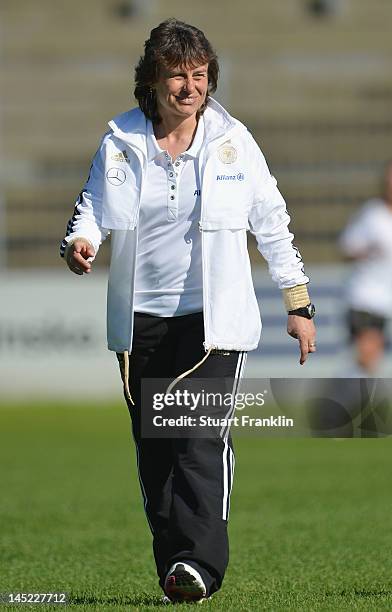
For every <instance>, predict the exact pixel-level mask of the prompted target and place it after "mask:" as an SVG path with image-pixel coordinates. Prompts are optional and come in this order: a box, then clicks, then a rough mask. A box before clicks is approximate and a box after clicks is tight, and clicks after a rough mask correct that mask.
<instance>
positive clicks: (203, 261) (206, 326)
mask: <svg viewBox="0 0 392 612" xmlns="http://www.w3.org/2000/svg"><path fill="white" fill-rule="evenodd" d="M227 139H228V135H227V134H225V135H224V136H221V137H220V138H218V139H217V140H218V143H217V145H216V147H219V141H222V142H225V141H226V140H227ZM203 154H204V152H203ZM210 158H211V155H210V156H209V157H208V158H207V159H206V162H205V165H204V172H201V162H202V157H201V156H199V179H200V221H199V232H201V265H202V275H203V320H204V342H203V346H204V350H205V352H207V351H208V350H209V349H215V348H217V347H216V346H215V345H213V344H211V346H208V342H207V338H208V337H209V332H210V321H209V318H208V310H207V303H206V302H207V297H206V296H207V292H208V282H207V273H206V252H205V251H206V248H205V245H204V241H205V238H204V232H203V218H204V215H203V204H204V198H203V179H204V175H205V172H206V168H207V164H208V162H209V161H210Z"/></svg>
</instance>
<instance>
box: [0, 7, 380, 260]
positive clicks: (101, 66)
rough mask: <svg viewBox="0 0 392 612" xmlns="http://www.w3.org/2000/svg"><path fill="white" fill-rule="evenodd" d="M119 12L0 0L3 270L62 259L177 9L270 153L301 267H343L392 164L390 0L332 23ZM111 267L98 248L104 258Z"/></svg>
mask: <svg viewBox="0 0 392 612" xmlns="http://www.w3.org/2000/svg"><path fill="white" fill-rule="evenodd" d="M120 4H121V3H120V2H118V1H116V0H85V2H83V3H80V2H75V1H74V0H70V1H69V2H67V3H62V4H59V3H53V2H51V1H50V0H38V1H37V2H35V3H31V2H28V0H20V1H19V2H13V1H11V0H3V2H2V5H1V8H0V11H1V13H0V14H1V20H2V24H3V25H2V35H3V61H2V65H1V82H2V91H3V96H2V100H1V115H2V121H1V123H2V132H3V134H2V135H3V138H2V147H1V152H0V155H1V158H2V160H1V161H2V167H3V181H2V183H3V186H2V192H3V200H4V205H5V224H4V223H3V231H2V238H3V241H5V251H6V261H7V264H8V267H9V268H18V267H29V266H34V267H36V266H45V267H47V266H49V267H55V266H59V265H61V263H60V261H59V260H58V257H57V244H58V241H59V239H60V238H61V236H62V234H63V231H64V225H65V221H66V219H67V217H68V216H70V214H71V211H72V207H73V201H74V199H75V197H76V195H77V192H78V190H79V188H80V186H81V184H82V182H83V180H84V178H85V176H86V174H87V172H88V168H89V161H90V158H91V156H92V154H93V152H94V150H95V148H96V146H97V144H98V140H99V137H100V135H101V134H102V132H103V131H104V130H105V126H106V122H107V121H108V120H109V119H110V118H111V117H112V116H113V115H115V114H117V113H118V112H121V111H123V110H125V109H126V108H128V107H129V106H132V105H133V104H134V102H133V99H132V98H133V97H132V78H133V66H134V64H135V62H136V61H137V59H138V56H139V54H140V51H141V49H142V44H143V41H144V40H145V38H146V37H147V34H148V31H149V30H150V28H151V27H152V26H153V25H155V24H157V23H158V22H159V21H160V20H162V19H164V18H166V17H168V16H171V15H174V16H176V17H179V18H183V19H185V20H189V21H190V22H192V23H195V24H196V25H199V26H200V27H201V28H203V29H204V30H205V31H206V33H207V35H208V37H209V38H210V39H211V40H212V41H213V42H214V44H215V46H216V48H217V50H218V52H219V55H220V57H221V59H222V66H223V68H224V70H223V75H224V87H222V88H221V92H222V96H223V97H224V102H225V103H226V104H227V105H228V106H229V108H230V110H231V111H232V113H233V114H234V115H236V116H237V117H239V118H240V119H242V120H243V121H244V122H245V123H246V124H247V125H248V126H249V128H250V129H251V131H252V132H253V134H254V136H255V137H256V139H257V140H258V141H259V143H260V144H261V145H262V147H263V150H264V151H265V153H266V156H267V158H268V161H269V163H270V166H271V169H272V172H273V173H274V174H276V175H277V177H278V179H279V184H280V187H281V190H282V191H283V193H284V195H285V197H286V199H287V201H288V205H289V208H290V210H291V211H292V213H293V229H294V230H295V232H296V235H297V238H298V243H299V244H300V245H301V250H302V252H303V254H304V256H305V259H306V261H308V262H334V261H336V260H337V257H338V256H337V253H336V249H335V241H336V237H337V234H338V232H339V231H340V229H341V228H342V226H343V225H344V223H345V222H346V219H347V217H348V216H349V215H350V214H351V212H352V211H353V209H354V208H355V207H356V206H357V205H358V204H359V203H360V202H362V201H363V200H364V199H365V198H367V197H368V196H370V195H373V194H374V193H375V192H377V190H378V177H379V174H380V171H381V168H382V165H383V163H384V162H385V160H386V159H388V158H389V157H390V156H391V136H392V121H391V118H390V106H391V101H392V74H391V71H390V62H391V56H392V38H391V37H390V35H389V24H390V21H391V18H392V5H391V3H390V2H389V1H388V0H378V2H377V10H375V5H374V3H373V2H372V1H371V0H356V1H355V2H345V3H342V7H343V8H342V10H340V12H336V14H335V15H334V16H333V17H330V18H329V19H327V20H319V19H314V18H312V16H311V15H310V14H309V11H308V10H307V7H308V3H307V2H305V0H303V1H302V0H293V1H292V2H290V3H286V2H285V3H271V2H269V1H268V0H265V1H258V2H255V1H253V2H251V1H249V0H247V1H245V2H242V3H241V9H239V6H238V4H237V3H234V2H223V1H222V0H218V1H216V2H214V3H211V2H207V1H206V0H202V1H200V2H198V3H197V4H195V3H192V4H188V5H185V6H184V3H183V2H180V1H177V0H165V2H163V1H158V0H155V1H154V2H152V1H148V0H146V2H145V3H142V4H143V6H144V7H145V9H146V10H144V11H141V10H135V11H134V14H133V15H132V11H130V12H129V14H128V15H127V17H126V18H121V10H120V11H119V10H117V9H119V7H120ZM136 5H138V7H139V9H140V3H138V2H136V3H135V7H136ZM120 8H121V7H120ZM147 9H148V10H147ZM343 9H344V10H343ZM3 246H4V245H3ZM253 248H254V247H253ZM252 250H253V249H252ZM106 262H107V251H106V250H104V252H103V255H102V256H101V257H100V258H99V261H98V262H97V263H98V264H99V265H104V264H105V263H106Z"/></svg>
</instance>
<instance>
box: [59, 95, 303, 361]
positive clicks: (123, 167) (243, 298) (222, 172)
mask: <svg viewBox="0 0 392 612" xmlns="http://www.w3.org/2000/svg"><path fill="white" fill-rule="evenodd" d="M203 117H204V125H205V134H206V139H205V142H204V144H203V146H202V149H201V151H200V156H199V173H200V185H201V217H200V222H199V228H200V231H201V232H202V261H203V311H204V331H205V341H204V347H205V349H206V351H207V350H208V349H210V348H212V347H216V348H219V349H226V350H238V351H249V350H252V349H255V348H256V347H257V345H258V342H259V339H260V332H261V319H260V312H259V307H258V303H257V300H256V296H255V292H254V288H253V282H252V276H251V266H250V260H249V255H248V250H247V239H246V232H247V230H248V229H249V230H250V231H251V232H252V233H253V234H254V235H255V236H256V239H257V244H258V249H259V251H260V252H261V254H262V255H263V256H264V258H265V259H266V260H267V262H268V266H269V271H270V273H271V276H272V278H273V279H274V281H276V282H277V283H278V286H279V287H280V288H281V289H283V288H288V287H293V286H295V285H302V284H305V283H307V282H309V279H308V277H307V276H305V274H304V271H303V264H302V259H301V257H300V254H299V252H298V249H297V248H296V247H294V246H293V245H292V239H293V235H292V234H291V233H290V232H289V230H288V224H289V221H290V217H289V215H288V214H287V211H286V204H285V202H284V200H283V198H282V196H281V194H280V193H279V190H278V188H277V186H276V180H275V179H274V178H273V177H272V176H271V175H270V172H269V170H268V166H267V164H266V161H265V159H264V156H263V154H262V153H261V151H260V149H259V147H258V146H257V144H256V142H255V141H254V139H253V138H252V136H251V135H250V133H249V132H248V131H247V129H246V127H245V126H244V125H243V124H242V123H240V122H239V121H237V120H236V119H234V118H233V117H231V116H230V115H229V114H228V113H227V112H226V111H225V109H223V108H222V106H220V104H218V103H217V102H216V101H215V100H213V99H212V98H209V101H208V106H207V108H206V110H205V113H204V115H203ZM109 126H110V128H111V130H110V131H109V132H108V133H107V134H105V136H104V137H103V139H102V142H101V145H100V147H99V149H98V151H97V153H96V155H95V157H94V159H93V162H92V165H91V169H90V175H89V177H88V180H87V182H86V184H85V186H84V189H83V190H82V192H81V194H80V196H79V199H78V201H77V203H76V206H75V212H74V215H73V217H72V219H71V220H70V222H69V223H68V228H67V236H66V238H65V239H64V241H63V243H62V254H64V249H65V247H66V244H67V243H68V242H69V241H70V240H74V239H75V238H76V237H84V238H87V239H88V240H89V241H90V242H91V243H92V245H93V246H94V248H95V251H96V252H97V251H98V248H99V246H100V244H101V243H102V241H103V240H104V239H105V238H106V237H107V236H108V234H109V233H110V234H111V262H110V271H109V282H108V301H107V335H108V347H109V349H110V350H113V351H117V352H123V351H129V352H131V347H132V333H133V301H134V281H135V260H136V249H137V229H138V214H139V205H140V194H141V192H142V190H143V180H144V177H145V172H146V166H147V150H146V126H147V122H146V118H145V116H144V115H143V113H142V112H141V111H140V110H139V109H138V108H135V109H133V110H130V111H128V112H126V113H123V114H121V115H119V116H118V117H116V118H115V119H113V120H112V121H110V122H109ZM173 257H175V245H173Z"/></svg>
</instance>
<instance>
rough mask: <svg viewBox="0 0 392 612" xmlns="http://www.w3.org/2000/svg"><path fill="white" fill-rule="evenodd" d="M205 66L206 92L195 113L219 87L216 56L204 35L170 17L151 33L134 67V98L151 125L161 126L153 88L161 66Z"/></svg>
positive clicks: (203, 108)
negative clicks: (206, 65) (206, 67)
mask: <svg viewBox="0 0 392 612" xmlns="http://www.w3.org/2000/svg"><path fill="white" fill-rule="evenodd" d="M207 63H208V92H207V96H206V99H205V101H204V104H203V105H202V107H201V108H200V109H199V111H198V114H199V115H200V114H202V113H203V112H204V110H205V108H206V106H207V100H208V94H209V93H213V92H214V91H215V90H216V88H217V84H218V75H219V63H218V58H217V55H216V53H215V51H214V49H213V48H212V46H211V44H210V42H209V41H208V40H207V38H206V37H205V36H204V33H203V32H202V31H201V30H199V29H198V28H195V27H194V26H191V25H189V24H187V23H184V22H183V21H178V20H177V19H174V18H171V19H166V21H163V22H162V23H160V24H159V25H158V26H157V27H156V28H154V29H153V30H151V33H150V38H149V39H148V40H146V42H145V43H144V55H143V56H142V57H141V58H140V60H139V63H138V64H137V66H136V68H135V83H136V86H135V90H134V94H135V98H136V100H137V101H138V103H139V106H140V108H141V110H142V111H143V113H144V114H145V116H146V117H147V118H148V119H151V121H152V122H153V123H160V121H161V117H160V116H159V113H158V108H157V101H156V94H155V91H154V89H152V87H153V86H154V85H155V83H157V81H158V79H159V75H160V71H161V68H162V67H165V68H174V67H175V66H188V67H196V66H200V65H201V64H207Z"/></svg>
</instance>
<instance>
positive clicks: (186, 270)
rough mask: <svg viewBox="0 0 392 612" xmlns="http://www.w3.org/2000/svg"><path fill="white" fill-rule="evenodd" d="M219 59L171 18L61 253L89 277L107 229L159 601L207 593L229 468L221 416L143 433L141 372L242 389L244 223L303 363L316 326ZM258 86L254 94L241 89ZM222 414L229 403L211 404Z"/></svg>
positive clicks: (222, 548) (217, 574)
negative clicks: (175, 432) (205, 432)
mask: <svg viewBox="0 0 392 612" xmlns="http://www.w3.org/2000/svg"><path fill="white" fill-rule="evenodd" d="M218 72H219V66H218V60H217V57H216V54H215V52H214V50H213V49H212V47H211V44H210V43H209V41H208V40H207V39H206V38H205V36H204V34H203V32H201V31H200V30H199V29H197V28H195V27H193V26H191V25H188V24H185V23H183V22H180V21H177V20H175V19H169V20H167V21H165V22H163V23H161V24H160V25H159V26H157V27H156V28H154V29H153V30H152V32H151V35H150V38H149V39H148V40H147V41H146V43H145V53H144V56H143V57H142V58H141V59H140V61H139V64H138V65H137V67H136V79H135V81H136V87H135V97H136V99H137V101H138V103H139V108H136V109H132V110H131V111H128V112H126V113H123V114H122V115H119V116H118V117H116V118H115V119H113V120H112V121H111V122H110V123H109V126H110V131H109V132H108V133H107V134H105V136H104V137H103V139H102V142H101V145H100V147H99V150H98V152H97V154H96V156H95V158H94V160H93V163H92V166H91V170H90V175H89V178H88V181H87V183H86V185H85V187H84V189H83V190H82V192H81V194H80V196H79V199H78V201H77V203H76V206H75V211H74V215H73V217H72V218H71V220H70V222H69V224H68V228H67V235H66V237H65V238H64V240H63V242H62V245H61V253H62V255H63V256H64V257H65V259H66V262H67V264H68V266H69V268H70V269H71V270H72V271H73V272H74V273H76V274H80V275H81V274H84V273H87V274H88V273H90V272H91V269H92V260H93V259H94V258H95V256H96V254H97V251H98V248H99V246H100V244H101V242H102V241H103V240H104V239H105V238H106V237H107V236H108V235H109V234H111V264H110V271H109V283H108V346H109V349H110V350H113V351H115V352H116V353H117V356H118V360H119V363H120V368H121V374H122V378H123V384H124V394H125V397H126V400H127V404H128V408H129V411H130V414H131V418H132V428H133V435H134V439H135V443H136V450H137V460H138V470H139V477H140V484H141V490H142V494H143V498H144V506H145V510H146V515H147V519H148V522H149V525H150V528H151V531H152V534H153V548H154V555H155V561H156V565H157V572H158V576H159V583H160V585H161V587H162V588H163V590H164V591H165V594H166V597H167V598H168V601H172V602H176V601H197V600H202V599H204V598H206V597H209V596H210V595H211V594H212V593H214V592H215V591H217V590H218V589H219V588H220V586H221V584H222V580H223V577H224V573H225V570H226V567H227V563H228V539H227V521H228V516H229V506H230V492H231V487H232V483H233V474H234V451H233V445H232V440H231V436H230V434H229V428H228V427H227V428H222V430H221V431H220V433H219V434H217V435H216V436H215V437H213V438H211V437H209V438H207V437H204V438H203V437H198V438H184V437H182V438H179V439H173V438H169V437H160V438H156V439H153V438H146V437H143V435H142V425H143V423H142V421H143V417H144V416H145V414H146V412H147V409H148V408H149V406H143V409H142V406H141V403H142V392H141V386H142V385H141V382H142V379H145V380H146V379H147V380H152V379H154V378H167V379H171V380H172V381H173V379H174V381H173V382H172V384H171V385H170V388H172V387H173V385H176V384H177V383H178V382H179V381H180V380H182V382H183V381H184V380H186V379H195V378H197V377H199V378H204V379H211V380H215V381H216V380H218V385H221V387H222V389H223V388H225V384H226V382H227V380H228V379H230V380H231V381H232V382H231V387H230V388H231V389H232V395H233V397H235V394H236V392H237V391H238V385H239V380H240V379H241V376H242V374H243V370H244V366H245V362H246V355H247V351H249V350H252V349H254V348H256V347H257V345H258V342H259V338H260V330H261V321H260V313H259V308H258V304H257V300H256V296H255V292H254V288H253V283H252V277H251V268H250V261H249V255H248V251H247V241H246V232H247V229H250V231H251V232H253V233H254V235H255V236H256V239H257V242H258V248H259V250H260V252H261V253H262V255H263V256H264V257H265V258H266V259H267V261H268V265H269V269H270V272H271V275H272V277H273V278H274V280H275V281H276V282H277V283H278V285H279V287H280V288H281V289H282V291H283V297H284V302H285V305H286V309H287V311H288V313H289V314H288V326H287V330H288V333H289V334H290V335H291V336H293V337H294V338H297V339H298V341H299V347H300V363H301V364H303V363H305V361H306V358H307V356H308V354H309V353H314V352H315V350H316V345H315V328H314V324H313V320H312V317H313V315H314V306H313V305H312V304H311V303H310V299H309V295H308V291H307V283H308V281H309V279H308V277H307V276H306V275H305V273H304V270H303V263H302V259H301V256H300V254H299V251H298V249H297V248H296V247H294V246H293V244H292V240H293V235H292V234H291V233H290V231H289V230H288V223H289V220H290V218H289V216H288V214H287V210H286V205H285V202H284V200H283V198H282V196H281V194H280V193H279V191H278V189H277V187H276V180H275V179H274V178H273V177H272V176H271V175H270V172H269V169H268V166H267V164H266V162H265V159H264V157H263V155H262V153H261V151H260V149H259V147H258V146H257V144H256V142H255V141H254V139H253V138H252V136H251V135H250V134H249V132H248V131H247V129H246V128H245V126H243V125H242V124H241V123H240V122H239V121H238V120H236V119H234V118H233V117H231V116H230V115H229V113H228V112H227V111H226V110H225V109H224V108H222V106H221V105H220V104H218V103H217V102H216V101H215V100H214V99H213V98H212V97H211V95H210V94H211V93H213V92H214V91H215V89H216V86H217V80H218ZM249 95H252V92H249ZM220 410H221V415H222V416H228V415H232V414H233V412H234V410H235V400H233V403H232V405H230V407H229V409H228V408H227V406H226V407H225V406H221V407H220Z"/></svg>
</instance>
